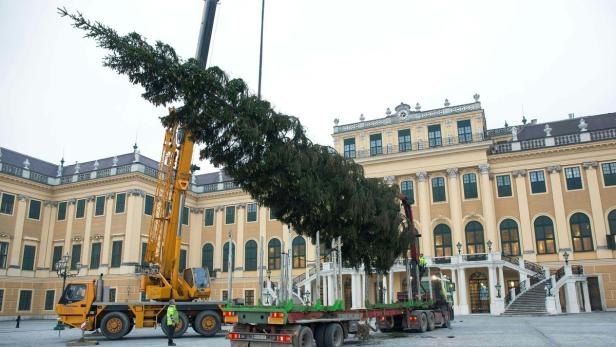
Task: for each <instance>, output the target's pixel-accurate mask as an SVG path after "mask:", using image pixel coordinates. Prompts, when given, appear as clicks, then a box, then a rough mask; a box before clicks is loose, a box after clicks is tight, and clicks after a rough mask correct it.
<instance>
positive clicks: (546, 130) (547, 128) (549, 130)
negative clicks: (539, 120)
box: [543, 124, 552, 137]
mask: <svg viewBox="0 0 616 347" xmlns="http://www.w3.org/2000/svg"><path fill="white" fill-rule="evenodd" d="M543 132H544V133H545V136H546V137H550V136H552V128H550V125H549V124H546V125H545V127H544V128H543Z"/></svg>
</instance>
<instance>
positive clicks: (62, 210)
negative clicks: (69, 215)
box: [57, 201, 66, 221]
mask: <svg viewBox="0 0 616 347" xmlns="http://www.w3.org/2000/svg"><path fill="white" fill-rule="evenodd" d="M65 219H66V201H62V202H59V203H58V215H57V220H59V221H61V220H65Z"/></svg>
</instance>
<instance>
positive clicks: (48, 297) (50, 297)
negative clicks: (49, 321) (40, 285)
mask: <svg viewBox="0 0 616 347" xmlns="http://www.w3.org/2000/svg"><path fill="white" fill-rule="evenodd" d="M55 297H56V290H55V289H47V290H46V291H45V311H51V310H53V307H54V303H55V300H54V299H55Z"/></svg>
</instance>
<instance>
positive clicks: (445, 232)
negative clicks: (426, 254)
mask: <svg viewBox="0 0 616 347" xmlns="http://www.w3.org/2000/svg"><path fill="white" fill-rule="evenodd" d="M434 256H435V257H449V256H451V229H450V228H449V227H448V226H447V225H445V224H439V225H437V226H436V228H434Z"/></svg>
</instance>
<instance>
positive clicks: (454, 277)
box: [451, 269, 460, 313]
mask: <svg viewBox="0 0 616 347" xmlns="http://www.w3.org/2000/svg"><path fill="white" fill-rule="evenodd" d="M457 277H458V271H456V269H451V283H452V284H453V287H454V288H455V293H453V295H452V299H453V310H454V313H459V312H460V306H459V303H460V299H458V293H459V292H460V288H458V285H457V284H456V283H457Z"/></svg>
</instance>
